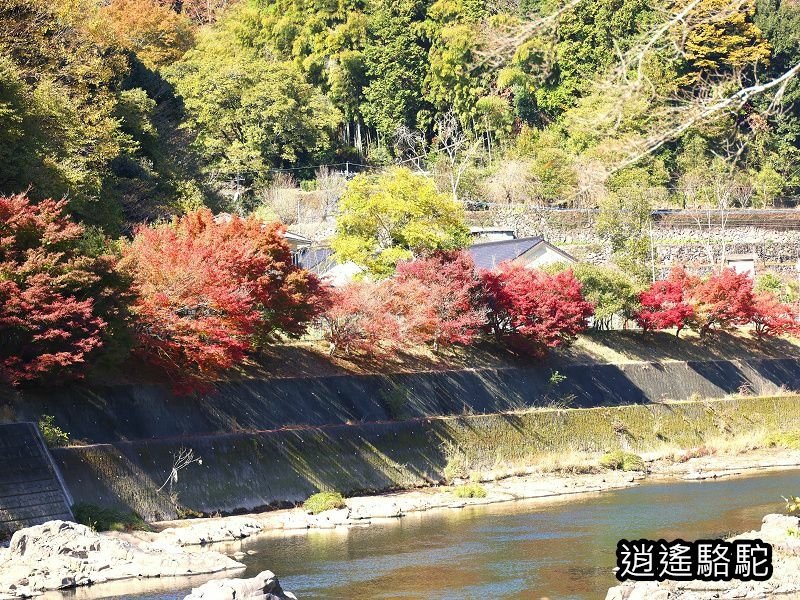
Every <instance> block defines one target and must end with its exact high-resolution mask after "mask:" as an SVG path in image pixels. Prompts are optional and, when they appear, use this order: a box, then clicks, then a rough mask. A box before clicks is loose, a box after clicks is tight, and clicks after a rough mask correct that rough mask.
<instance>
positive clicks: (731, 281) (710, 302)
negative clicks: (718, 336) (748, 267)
mask: <svg viewBox="0 0 800 600" xmlns="http://www.w3.org/2000/svg"><path fill="white" fill-rule="evenodd" d="M691 298H692V305H693V307H694V315H693V316H692V326H693V327H694V328H696V329H697V331H698V332H699V333H700V335H701V336H705V335H706V334H708V333H709V332H710V331H712V330H714V329H725V328H728V327H732V326H735V325H745V324H746V323H748V322H749V321H750V320H751V319H752V317H753V310H754V306H753V280H752V279H751V278H750V276H749V275H748V274H747V273H737V272H736V271H734V270H733V269H723V270H722V271H720V272H719V273H712V274H711V275H710V276H709V277H708V278H707V279H705V280H703V281H700V282H699V283H697V284H696V285H695V286H693V288H692V290H691Z"/></svg>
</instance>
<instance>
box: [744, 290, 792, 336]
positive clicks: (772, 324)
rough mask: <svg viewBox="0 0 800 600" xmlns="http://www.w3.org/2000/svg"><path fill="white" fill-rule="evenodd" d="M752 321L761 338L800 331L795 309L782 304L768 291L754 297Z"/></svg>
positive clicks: (789, 305) (757, 334)
mask: <svg viewBox="0 0 800 600" xmlns="http://www.w3.org/2000/svg"><path fill="white" fill-rule="evenodd" d="M750 320H751V322H752V323H753V325H754V330H755V333H756V336H757V337H759V338H764V337H772V336H781V335H787V334H791V333H794V332H795V331H797V329H798V323H797V311H796V309H795V307H794V306H792V305H791V304H786V303H784V302H781V301H780V300H779V299H778V298H777V297H776V296H775V294H773V293H772V292H768V291H762V292H758V293H756V294H754V295H753V312H752V315H751V318H750Z"/></svg>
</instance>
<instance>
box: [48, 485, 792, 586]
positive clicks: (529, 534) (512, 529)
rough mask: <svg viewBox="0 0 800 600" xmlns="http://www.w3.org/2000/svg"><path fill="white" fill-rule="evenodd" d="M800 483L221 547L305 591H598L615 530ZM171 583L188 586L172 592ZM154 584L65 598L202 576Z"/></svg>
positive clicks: (632, 494)
mask: <svg viewBox="0 0 800 600" xmlns="http://www.w3.org/2000/svg"><path fill="white" fill-rule="evenodd" d="M799 492H800V471H784V472H776V473H771V474H766V475H760V476H756V477H747V478H737V479H729V480H721V481H706V482H669V483H645V484H643V485H641V486H638V487H635V488H630V489H625V490H618V491H613V492H606V493H603V494H596V495H581V496H579V497H574V498H567V499H565V500H563V501H560V502H558V503H557V504H552V503H549V504H541V503H539V504H537V503H527V502H519V503H511V504H504V505H493V506H486V507H476V508H468V509H460V510H456V509H451V510H446V511H436V512H432V513H426V514H421V515H412V516H408V517H404V518H402V519H399V520H396V521H393V522H391V523H387V524H381V525H373V526H371V527H368V528H357V529H350V530H342V531H338V530H334V531H311V532H309V533H307V534H303V535H295V536H285V537H275V536H272V535H270V536H266V535H264V536H259V537H257V538H253V539H249V540H243V541H242V542H238V543H236V544H229V545H226V546H225V548H224V549H225V551H226V552H235V551H236V550H239V549H241V550H243V551H248V550H254V551H255V552H256V554H255V555H252V556H248V557H247V558H246V559H244V562H245V563H247V565H248V569H247V572H246V573H245V574H244V576H251V575H254V574H256V573H258V572H259V571H261V570H264V569H270V570H272V571H274V572H275V573H277V574H278V576H279V578H280V580H281V583H282V584H283V586H284V587H285V588H286V589H288V590H291V591H293V592H295V593H296V594H297V596H298V598H300V600H309V599H334V598H336V599H342V600H343V599H348V600H357V599H371V598H405V599H411V598H426V599H435V600H445V599H446V600H465V599H471V598H493V599H494V598H508V599H517V598H525V599H536V598H576V599H577V598H580V599H589V598H603V597H605V591H606V590H607V588H608V587H609V586H611V585H613V584H614V578H613V574H612V571H611V569H612V567H613V566H614V564H615V556H614V549H615V547H616V543H617V540H619V539H620V538H622V537H626V538H639V537H645V538H665V539H674V538H683V539H687V540H688V539H697V538H709V537H721V536H726V535H729V534H732V533H738V532H742V531H746V530H749V529H756V528H758V526H759V524H760V521H761V517H762V516H763V515H764V514H766V513H768V512H775V511H778V510H780V509H781V508H782V505H783V503H782V501H781V496H786V495H788V494H790V493H791V494H797V493H799ZM171 584H174V585H176V586H177V585H182V586H183V589H180V590H173V591H167V589H168V587H169V585H171ZM156 585H157V586H161V588H160V589H158V588H157V587H153V586H152V585H151V583H140V582H134V583H129V582H128V583H125V584H124V585H122V584H119V585H118V587H116V588H114V589H111V588H107V587H105V586H103V587H101V586H96V587H95V588H90V589H86V590H80V591H76V592H74V593H70V594H64V595H62V596H61V597H62V598H74V599H76V600H77V599H84V598H85V599H89V598H92V599H96V598H103V597H108V596H109V595H111V594H122V595H125V596H126V597H129V598H134V597H135V598H139V599H147V600H172V599H175V598H183V596H184V595H185V594H186V593H188V591H189V588H190V587H191V586H192V585H198V583H197V582H196V580H195V581H182V582H180V583H176V582H175V581H174V580H172V582H170V580H166V579H165V580H161V581H159V582H158V583H157V584H156ZM139 586H147V587H139Z"/></svg>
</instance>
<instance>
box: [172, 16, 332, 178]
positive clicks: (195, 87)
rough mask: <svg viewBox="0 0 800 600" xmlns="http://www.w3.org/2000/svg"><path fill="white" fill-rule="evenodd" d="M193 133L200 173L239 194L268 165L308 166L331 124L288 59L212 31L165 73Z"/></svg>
mask: <svg viewBox="0 0 800 600" xmlns="http://www.w3.org/2000/svg"><path fill="white" fill-rule="evenodd" d="M165 72H166V74H167V77H168V79H169V80H170V81H172V82H174V84H175V87H176V90H177V93H178V95H179V96H180V97H181V98H182V99H183V102H184V104H185V107H186V110H187V112H188V117H189V118H188V124H189V126H190V127H192V129H193V130H194V131H195V132H196V136H197V137H196V139H195V142H194V143H195V146H196V148H197V149H198V151H199V152H200V153H201V154H202V155H203V156H204V157H205V159H206V161H207V165H208V167H207V175H208V177H209V178H211V179H216V180H219V181H222V182H225V183H227V185H228V186H230V188H232V189H234V190H236V191H237V192H241V191H242V189H244V190H246V189H247V188H248V187H249V186H251V185H252V184H253V183H254V182H256V181H258V180H259V178H260V177H263V176H265V175H266V174H267V172H268V169H269V167H270V166H290V165H292V166H294V165H304V164H313V163H314V162H315V161H317V160H319V159H320V157H321V156H322V155H324V153H325V152H326V151H328V150H329V149H330V147H331V140H332V135H333V131H334V128H335V126H336V123H337V122H338V116H337V113H336V111H335V109H334V108H333V107H332V106H331V104H330V102H329V101H328V99H327V98H326V97H325V96H324V95H322V94H320V93H319V92H318V91H317V90H315V89H314V88H313V86H311V85H310V84H309V83H307V82H306V81H305V80H304V78H303V77H302V75H301V74H300V73H299V72H298V71H297V69H296V67H294V66H293V65H292V64H291V63H285V62H275V61H271V60H267V59H265V58H263V57H261V56H259V55H258V54H257V53H255V52H254V51H253V50H251V49H248V48H242V47H241V46H237V44H236V42H235V40H233V39H231V38H230V36H229V35H227V34H226V33H225V32H219V31H214V32H211V33H210V34H209V35H207V36H206V37H204V38H203V39H201V41H200V43H199V45H198V47H197V48H195V49H193V50H191V51H190V52H188V53H187V54H186V56H185V57H184V59H183V60H182V61H181V62H179V63H176V64H174V65H172V66H171V67H170V68H169V69H167V70H166V71H165Z"/></svg>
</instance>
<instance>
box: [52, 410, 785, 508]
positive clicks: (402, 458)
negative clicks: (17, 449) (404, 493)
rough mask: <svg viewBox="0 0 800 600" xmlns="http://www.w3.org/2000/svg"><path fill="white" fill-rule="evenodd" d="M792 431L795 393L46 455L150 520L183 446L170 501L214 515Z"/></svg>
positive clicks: (95, 491) (84, 492)
mask: <svg viewBox="0 0 800 600" xmlns="http://www.w3.org/2000/svg"><path fill="white" fill-rule="evenodd" d="M798 428H800V401H798V400H797V399H796V398H794V397H772V398H739V399H731V400H717V401H711V402H700V401H696V402H679V403H668V404H650V405H633V406H619V407H606V408H593V409H587V410H534V411H527V412H520V413H510V414H498V415H475V416H458V417H443V418H432V419H420V420H414V421H403V422H387V423H364V424H358V425H332V426H326V427H312V428H304V429H296V430H280V431H272V432H253V433H236V434H225V435H212V436H195V437H185V438H180V439H161V440H149V441H137V442H117V443H115V444H98V445H93V446H85V447H77V446H76V447H69V448H60V449H56V450H54V456H55V458H56V461H57V462H58V464H59V465H60V467H61V469H62V471H63V473H64V475H65V479H66V480H67V481H68V485H69V487H70V490H71V491H72V494H73V496H74V497H75V500H76V501H78V502H90V503H94V504H100V505H106V506H117V507H125V508H130V509H133V510H135V511H137V512H139V513H140V514H141V515H142V516H144V517H145V518H149V519H157V518H171V517H173V516H174V509H173V508H172V507H171V505H170V503H169V501H168V499H167V498H166V494H165V493H163V492H160V493H159V492H157V491H156V490H157V488H158V487H159V486H160V485H161V484H162V483H163V481H164V479H165V478H166V477H167V475H168V473H169V470H170V468H171V465H172V460H173V459H172V457H173V456H174V454H175V453H177V452H178V451H179V450H180V449H181V448H191V449H192V450H193V451H194V452H195V454H196V455H197V456H199V457H201V458H202V461H203V462H202V464H193V465H191V466H190V467H188V468H187V469H185V470H183V471H182V472H181V473H180V475H179V478H178V482H177V484H176V486H175V491H176V492H177V498H178V501H179V502H180V503H181V504H182V505H184V506H186V507H189V508H192V509H194V510H199V511H203V512H206V513H210V512H214V511H217V510H220V511H235V510H239V509H244V510H250V509H254V508H257V507H262V506H265V505H268V504H270V503H281V502H299V501H302V500H304V499H305V498H307V497H308V496H309V495H311V494H312V493H314V492H316V491H318V490H320V489H330V490H338V491H341V492H344V493H346V494H352V493H355V492H363V491H379V490H387V489H392V488H396V487H413V486H420V485H426V484H428V483H431V482H435V481H439V480H441V479H442V478H443V477H444V476H445V473H446V471H447V472H448V473H449V475H450V476H453V475H454V474H464V475H465V474H468V473H469V472H470V471H473V470H488V469H513V468H514V467H515V466H521V465H531V464H533V463H534V462H535V460H536V459H537V457H542V455H544V454H550V453H558V452H564V451H574V450H584V451H602V450H607V449H611V448H615V447H618V446H619V445H620V443H621V436H624V437H625V441H626V444H627V446H628V447H630V448H631V449H633V450H634V451H639V452H643V451H646V450H648V449H653V448H656V447H658V446H659V445H661V444H665V443H668V444H675V445H677V446H680V447H692V446H698V445H701V444H703V443H707V442H708V440H709V438H712V437H714V436H733V435H737V434H741V433H757V432H768V431H776V430H797V429H798Z"/></svg>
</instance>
